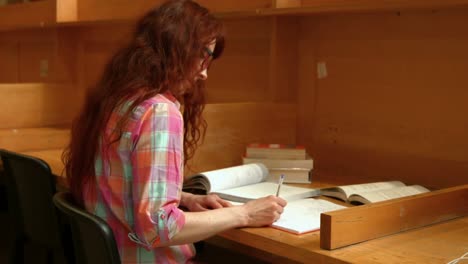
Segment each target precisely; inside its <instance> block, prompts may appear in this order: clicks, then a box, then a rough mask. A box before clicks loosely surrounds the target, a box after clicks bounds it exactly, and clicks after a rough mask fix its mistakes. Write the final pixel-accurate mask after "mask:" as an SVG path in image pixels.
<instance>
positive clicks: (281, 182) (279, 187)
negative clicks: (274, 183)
mask: <svg viewBox="0 0 468 264" xmlns="http://www.w3.org/2000/svg"><path fill="white" fill-rule="evenodd" d="M283 181H284V174H281V175H280V177H279V181H278V190H277V191H276V197H278V196H279V194H280V189H281V185H283Z"/></svg>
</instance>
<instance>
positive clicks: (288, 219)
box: [272, 198, 346, 234]
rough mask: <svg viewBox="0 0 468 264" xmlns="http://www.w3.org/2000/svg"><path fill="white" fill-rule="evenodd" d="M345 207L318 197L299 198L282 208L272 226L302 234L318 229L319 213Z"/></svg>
mask: <svg viewBox="0 0 468 264" xmlns="http://www.w3.org/2000/svg"><path fill="white" fill-rule="evenodd" d="M343 208H346V207H344V206H341V205H338V204H335V203H332V202H329V201H326V200H320V199H312V198H311V199H301V200H297V201H294V202H290V203H288V204H287V205H286V207H285V208H284V211H283V213H282V214H281V217H280V219H278V221H276V222H274V223H273V224H272V227H276V228H278V229H282V230H286V231H289V232H292V233H295V234H302V233H305V232H309V231H314V230H318V229H320V214H321V213H324V212H330V211H335V210H339V209H343Z"/></svg>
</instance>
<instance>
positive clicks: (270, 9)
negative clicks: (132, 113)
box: [0, 0, 468, 30]
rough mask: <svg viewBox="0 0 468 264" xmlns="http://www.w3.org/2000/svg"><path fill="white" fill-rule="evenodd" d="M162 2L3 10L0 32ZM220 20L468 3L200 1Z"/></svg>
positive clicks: (113, 16) (130, 14)
mask: <svg viewBox="0 0 468 264" xmlns="http://www.w3.org/2000/svg"><path fill="white" fill-rule="evenodd" d="M161 2H163V1H162V0H157V1H154V0H152V1H151V0H135V1H130V0H114V1H112V2H110V1H95V0H42V1H35V2H26V3H21V4H11V5H6V6H2V7H0V30H14V29H21V28H37V27H46V26H54V25H61V24H64V25H65V24H72V25H73V24H78V25H79V24H83V23H88V22H106V21H118V20H133V19H136V18H138V17H140V16H141V15H143V14H144V13H145V12H146V11H147V10H149V9H150V8H152V7H154V6H157V5H158V4H160V3H161ZM198 2H199V3H200V4H201V5H203V6H206V7H207V8H209V9H210V10H211V11H213V12H214V13H215V14H216V15H218V16H219V17H226V18H229V17H248V16H275V15H301V14H320V13H330V12H334V13H337V12H338V13H339V12H361V11H391V10H405V9H429V8H450V7H461V6H468V0H382V1H375V0H250V1H237V0H226V1H217V0H198Z"/></svg>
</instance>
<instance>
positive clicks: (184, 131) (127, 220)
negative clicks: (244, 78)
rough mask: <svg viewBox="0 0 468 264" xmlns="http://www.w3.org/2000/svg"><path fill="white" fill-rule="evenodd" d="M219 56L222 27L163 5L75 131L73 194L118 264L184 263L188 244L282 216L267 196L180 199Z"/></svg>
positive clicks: (70, 157)
mask: <svg viewBox="0 0 468 264" xmlns="http://www.w3.org/2000/svg"><path fill="white" fill-rule="evenodd" d="M223 47H224V37H223V30H222V25H221V23H220V22H219V21H218V20H217V19H215V18H214V17H213V16H212V15H211V14H210V13H209V12H208V10H207V9H205V8H203V7H201V6H200V5H198V4H196V3H194V2H192V1H190V0H174V1H169V2H166V3H164V4H163V5H162V6H160V7H159V8H157V9H154V10H152V11H150V12H149V13H148V14H147V15H145V16H144V17H143V18H142V19H141V20H140V21H139V23H138V25H137V28H136V31H135V33H134V36H133V38H132V41H131V42H130V44H129V45H128V46H127V47H126V48H123V49H122V50H120V51H119V52H117V54H116V55H115V56H114V57H113V58H112V60H111V61H110V63H109V64H108V65H107V66H106V69H105V71H104V74H103V76H102V78H101V79H100V81H99V83H98V84H97V86H96V87H95V89H93V91H92V92H91V93H90V94H89V95H88V97H87V100H86V102H85V106H84V109H83V111H82V112H81V114H80V115H79V116H78V117H77V119H76V120H75V121H74V123H73V127H72V138H71V142H70V144H69V147H68V148H67V150H66V151H65V153H64V162H65V165H66V173H67V176H68V179H69V184H70V189H71V192H72V194H73V196H74V198H75V199H76V201H77V202H78V203H80V204H81V205H83V206H84V207H85V208H86V209H87V210H88V211H90V212H92V213H94V214H96V215H97V216H99V217H101V218H103V219H104V220H105V221H107V223H108V224H109V225H110V227H111V228H112V230H113V232H114V235H115V238H116V241H117V245H118V247H119V253H120V256H121V259H122V262H123V263H184V262H188V261H190V259H191V258H192V257H193V256H194V255H195V250H194V247H193V245H192V243H193V242H196V241H200V240H203V239H206V238H208V237H210V236H212V235H214V234H216V233H218V232H221V231H224V230H227V229H230V228H236V227H243V226H265V225H269V224H271V223H272V222H274V221H275V220H277V219H278V218H279V216H280V214H281V213H282V212H283V207H284V206H285V204H286V202H285V201H284V200H283V199H281V198H278V197H274V196H269V197H265V198H262V199H258V200H255V201H252V202H249V203H246V204H245V205H242V206H231V205H230V203H229V202H227V201H224V200H222V199H220V198H219V197H217V196H215V195H193V194H189V193H185V192H182V183H183V168H184V164H185V163H186V162H187V161H188V160H189V159H190V158H191V157H193V154H194V151H195V149H196V147H197V143H198V142H199V140H200V139H201V138H202V137H203V135H204V129H205V128H206V123H205V120H204V119H203V118H202V116H201V114H202V111H203V108H204V81H205V80H206V78H207V71H208V68H209V66H210V63H211V61H212V60H213V59H216V58H218V57H219V56H220V55H221V53H222V51H223ZM179 102H180V103H183V105H184V107H183V108H184V110H183V114H182V113H181V112H180V110H179V106H180V104H179ZM179 206H180V207H185V208H187V209H188V210H189V212H184V211H182V210H181V209H179Z"/></svg>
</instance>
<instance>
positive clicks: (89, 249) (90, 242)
mask: <svg viewBox="0 0 468 264" xmlns="http://www.w3.org/2000/svg"><path fill="white" fill-rule="evenodd" d="M53 201H54V204H55V206H56V207H57V208H58V209H59V210H60V211H61V212H62V213H63V214H64V215H66V216H67V217H68V221H69V223H70V227H71V232H72V238H73V248H74V255H75V262H76V263H80V264H86V263H88V264H92V263H100V264H119V263H121V261H120V255H119V252H118V249H117V244H116V242H115V238H114V233H113V232H112V229H111V228H110V227H109V226H108V225H107V223H106V222H105V221H104V220H102V219H101V218H99V217H97V216H95V215H93V214H90V213H88V212H87V211H85V210H84V209H81V208H80V207H78V206H77V205H76V204H75V203H74V202H73V198H72V196H71V194H70V193H68V192H59V193H57V194H56V195H55V196H54V198H53Z"/></svg>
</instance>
